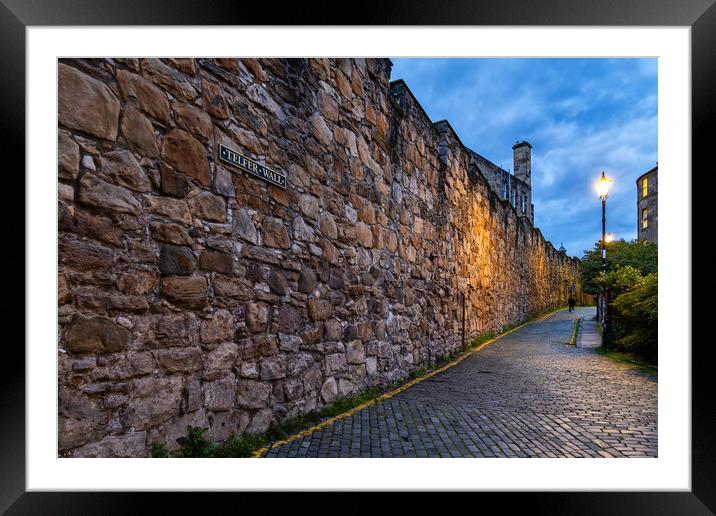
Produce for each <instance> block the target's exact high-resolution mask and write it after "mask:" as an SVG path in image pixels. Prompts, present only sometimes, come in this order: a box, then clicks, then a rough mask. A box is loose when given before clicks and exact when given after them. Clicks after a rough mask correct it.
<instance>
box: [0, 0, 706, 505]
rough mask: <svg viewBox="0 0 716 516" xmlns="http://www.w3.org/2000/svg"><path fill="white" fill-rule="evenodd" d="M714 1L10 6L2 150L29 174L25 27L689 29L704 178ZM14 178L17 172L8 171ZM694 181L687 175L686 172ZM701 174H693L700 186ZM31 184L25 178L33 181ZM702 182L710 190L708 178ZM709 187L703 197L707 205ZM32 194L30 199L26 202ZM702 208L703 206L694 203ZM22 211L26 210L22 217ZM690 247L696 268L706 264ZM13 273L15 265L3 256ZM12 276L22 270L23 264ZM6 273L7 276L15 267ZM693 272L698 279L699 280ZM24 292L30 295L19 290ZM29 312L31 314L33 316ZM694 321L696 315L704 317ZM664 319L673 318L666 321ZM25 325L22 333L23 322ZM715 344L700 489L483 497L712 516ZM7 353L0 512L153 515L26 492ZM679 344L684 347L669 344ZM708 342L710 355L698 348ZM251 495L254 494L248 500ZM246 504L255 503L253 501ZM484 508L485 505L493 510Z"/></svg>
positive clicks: (696, 396)
mask: <svg viewBox="0 0 716 516" xmlns="http://www.w3.org/2000/svg"><path fill="white" fill-rule="evenodd" d="M714 1H716V0H681V1H668V0H621V1H617V0H612V1H609V2H597V1H591V0H558V1H550V2H548V1H546V0H532V1H529V0H527V1H525V0H503V1H501V2H482V3H475V2H471V1H468V0H461V1H458V2H453V3H452V4H449V5H446V4H445V2H444V1H440V0H428V1H423V2H419V3H417V2H407V1H402V2H394V3H390V4H388V3H386V2H372V1H369V2H361V6H360V8H359V9H354V10H353V12H352V14H351V16H348V15H346V14H342V13H340V12H339V10H338V9H337V6H336V3H333V2H314V3H313V4H311V7H310V8H308V6H307V5H306V4H305V3H301V2H296V3H288V4H283V5H282V6H281V7H280V8H279V7H278V5H277V4H276V5H274V4H273V3H267V2H240V3H239V2H237V1H233V2H232V1H213V2H207V1H204V2H198V1H194V2H192V1H190V0H174V1H172V2H166V1H162V0H143V1H142V2H122V1H119V0H75V1H70V0H0V41H2V45H1V46H0V70H2V71H3V78H2V80H1V81H0V91H2V95H1V98H0V106H2V110H1V113H2V118H1V119H0V133H1V138H0V146H2V148H3V151H4V152H3V156H4V157H5V159H6V160H10V161H12V160H16V161H15V163H14V172H13V174H15V178H16V179H18V178H19V177H22V175H21V174H19V173H18V171H19V170H25V158H24V153H23V152H20V151H19V149H24V148H25V145H24V140H25V86H26V85H25V59H26V49H25V29H26V28H27V27H28V26H36V25H49V26H64V25H74V26H83V25H191V26H196V25H254V24H258V25H283V24H304V25H320V24H328V25H344V24H345V23H346V22H347V21H350V22H351V23H352V24H356V25H463V26H464V25H557V26H559V25H573V26H580V25H592V26H594V25H602V26H629V25H634V26H688V27H690V28H691V52H692V55H691V73H692V170H702V171H703V172H702V173H703V174H704V176H705V177H704V178H703V180H708V179H710V177H708V176H709V175H710V176H713V174H714V173H713V172H712V171H711V169H712V168H713V159H711V156H710V154H712V151H711V147H712V146H713V143H712V142H710V141H709V139H708V138H709V131H708V129H709V128H710V126H712V125H713V122H714V114H715V113H716V94H715V93H714V92H716V89H715V86H714V85H716V59H714V58H715V57H716V56H714V53H715V51H716V5H714ZM7 170H9V166H8V169H7ZM684 173H685V174H688V173H689V171H685V172H684ZM693 178H694V175H693V173H692V183H693ZM23 179H24V178H23ZM699 181H702V179H700V180H699ZM18 183H19V185H17V187H16V189H15V190H14V192H13V194H14V196H15V197H17V198H26V197H25V196H26V195H28V194H30V193H31V192H27V191H26V189H25V185H24V180H23V181H18ZM707 191H708V189H707V188H701V187H700V188H699V189H693V190H692V192H693V193H696V194H697V195H698V196H703V195H706V192H707ZM19 192H22V193H23V195H22V196H20V195H18V193H19ZM692 199H693V201H692V206H698V205H699V204H700V203H699V202H698V199H697V198H694V197H693V196H692ZM16 213H23V211H20V210H17V211H16ZM692 220H693V224H694V230H692V235H699V234H703V233H700V232H699V231H698V229H699V228H701V229H703V227H702V224H703V222H701V221H700V220H696V219H695V218H693V217H692ZM6 231H7V232H8V237H9V239H13V240H14V241H15V242H16V248H17V249H18V250H19V249H23V250H22V251H19V253H20V255H19V256H18V255H17V252H16V254H15V258H16V259H17V258H19V257H20V256H22V258H23V260H22V262H23V263H22V264H18V265H19V267H21V268H22V270H23V271H24V272H25V276H27V275H29V274H31V273H32V271H31V270H28V269H27V268H26V266H25V259H26V258H27V257H26V256H25V255H24V245H22V246H21V245H20V242H23V243H24V241H25V225H24V220H23V223H22V224H20V223H19V221H15V223H14V224H12V227H11V228H7V229H6ZM707 254H709V255H710V254H711V253H704V255H702V256H700V255H697V254H696V253H693V250H692V270H695V269H696V268H699V267H698V266H699V261H700V260H704V259H707V258H706V255H707ZM2 263H3V266H4V267H7V268H9V267H10V264H9V259H8V258H2ZM14 270H18V267H17V266H15V267H14ZM6 271H7V269H6ZM692 274H693V272H692ZM18 291H19V292H22V290H18ZM18 306H23V307H24V306H25V304H24V294H23V296H22V297H20V296H17V295H14V296H13V299H12V302H10V301H4V308H5V310H4V311H3V313H5V314H10V313H13V312H14V311H16V310H17V307H18ZM706 306H707V305H706V304H704V305H698V304H697V303H695V299H694V301H693V302H692V307H693V311H692V314H693V315H692V320H693V321H700V320H705V319H706V314H705V313H704V312H705V310H706ZM27 309H31V307H27ZM694 315H695V317H694ZM662 316H664V315H662ZM15 326H17V324H16V323H15ZM709 341H710V339H707V340H704V341H701V342H700V343H697V345H695V346H693V347H692V411H691V413H692V455H691V466H692V476H691V480H692V490H691V491H690V492H639V493H635V492H616V493H595V492H592V493H577V492H572V493H548V492H539V493H523V494H517V493H502V494H489V493H485V494H480V495H479V496H480V497H481V498H480V504H481V505H482V504H483V503H484V502H485V500H486V499H490V498H498V500H496V501H497V502H498V503H499V504H500V507H501V508H503V509H504V508H510V507H514V505H515V504H518V505H522V504H528V505H529V510H530V512H531V513H535V514H543V513H544V514H582V513H589V514H713V511H716V494H715V493H714V486H716V461H715V460H714V458H715V456H716V447H715V446H714V442H715V441H716V440H715V439H714V438H713V437H712V436H711V429H712V428H713V427H714V422H715V421H714V419H715V417H714V414H715V413H716V411H715V410H714V401H713V395H712V392H713V388H712V387H711V386H710V385H709V384H710V383H711V382H710V381H709V380H710V376H711V375H712V374H713V373H712V372H711V371H710V369H711V368H712V366H711V365H710V361H709V360H708V356H707V355H708V347H709V346H708V345H709V344H710V342H709ZM18 342H19V339H16V340H15V341H14V343H13V345H12V346H10V345H6V349H5V355H4V356H5V359H6V364H11V367H9V366H6V367H5V368H4V369H5V370H4V372H3V373H2V374H1V375H0V416H1V419H0V421H2V422H3V423H2V426H1V427H0V428H1V429H0V434H1V437H0V468H1V469H0V479H2V480H0V511H6V510H7V511H8V514H26V513H31V514H39V513H42V514H46V513H51V514H55V513H62V514H75V513H82V514H115V513H117V514H119V513H127V512H132V511H137V510H145V509H146V508H148V505H147V503H148V501H150V499H151V498H154V497H157V496H160V495H157V494H150V493H116V492H115V493H69V492H63V493H59V492H55V493H39V492H38V493H34V492H33V493H27V492H25V450H26V442H25V367H24V366H25V351H24V349H22V347H20V346H19V345H18V344H17V343H18ZM670 344H673V345H676V344H677V343H670ZM690 344H691V335H687V334H686V333H685V335H684V341H683V342H681V343H678V345H681V346H685V345H690ZM699 344H701V346H700V345H699ZM161 496H162V500H161V503H162V504H163V510H171V506H172V505H174V504H178V505H179V506H180V507H181V508H182V510H183V512H185V511H186V510H191V508H192V504H191V502H189V501H188V500H187V497H185V496H183V495H180V496H178V495H177V494H176V493H175V494H174V495H173V496H171V497H170V496H166V495H161ZM242 496H244V497H245V496H246V494H242ZM244 499H245V498H244ZM411 500H412V501H411V502H408V501H405V502H404V503H403V504H402V508H403V510H410V505H411V504H415V505H416V506H418V505H420V506H422V505H423V503H424V497H423V496H413V497H412V498H411ZM363 504H365V505H369V504H371V502H370V501H369V500H368V499H366V498H360V499H359V500H357V501H356V502H355V503H354V504H352V506H351V508H350V509H349V510H350V511H355V510H357V509H359V508H360V506H361V505H363ZM483 507H485V508H486V507H487V505H484V506H483Z"/></svg>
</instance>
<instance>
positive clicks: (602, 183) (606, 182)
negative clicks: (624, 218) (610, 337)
mask: <svg viewBox="0 0 716 516" xmlns="http://www.w3.org/2000/svg"><path fill="white" fill-rule="evenodd" d="M612 182H613V181H612V180H611V179H610V178H608V177H607V176H606V175H604V172H603V171H602V177H600V178H599V181H597V182H596V187H597V194H598V195H599V198H600V199H601V200H602V272H607V196H608V195H609V188H610V187H611V186H612ZM606 343H607V291H606V288H605V287H602V345H603V346H604V347H606Z"/></svg>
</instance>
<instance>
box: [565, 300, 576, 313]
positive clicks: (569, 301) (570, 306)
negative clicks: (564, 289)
mask: <svg viewBox="0 0 716 516" xmlns="http://www.w3.org/2000/svg"><path fill="white" fill-rule="evenodd" d="M567 303H569V311H570V312H573V311H574V303H575V301H574V298H573V297H572V296H569V299H568V300H567Z"/></svg>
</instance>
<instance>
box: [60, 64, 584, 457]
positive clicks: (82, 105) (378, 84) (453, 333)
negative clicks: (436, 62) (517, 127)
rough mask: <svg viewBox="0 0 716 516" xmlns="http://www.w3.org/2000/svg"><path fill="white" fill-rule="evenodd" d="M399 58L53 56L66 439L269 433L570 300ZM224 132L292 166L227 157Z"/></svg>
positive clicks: (571, 267)
mask: <svg viewBox="0 0 716 516" xmlns="http://www.w3.org/2000/svg"><path fill="white" fill-rule="evenodd" d="M390 66H391V65H390V61H389V60H386V59H372V60H363V59H356V60H349V59H341V60H324V59H316V60H314V59H310V60H308V59H270V60H253V59H161V60H157V59H147V60H137V59H84V60H79V59H78V60H65V61H62V62H61V63H60V64H59V108H58V110H59V113H58V114H59V156H58V169H59V171H58V173H59V195H58V197H59V206H58V210H59V212H58V213H59V215H58V216H59V271H58V272H59V274H58V302H59V328H58V342H59V349H58V367H59V450H60V455H62V456H117V455H120V456H127V455H131V456H143V455H147V454H148V453H149V450H150V449H151V446H152V444H154V443H166V444H170V445H171V444H172V443H173V442H174V439H176V438H177V437H179V436H181V435H184V434H185V432H186V426H187V425H188V424H191V425H201V426H207V427H209V428H210V435H211V437H212V438H213V439H216V440H223V439H225V438H226V437H227V436H228V435H230V434H231V433H240V432H243V431H252V432H256V431H262V430H264V429H266V427H267V426H268V425H269V424H270V423H271V422H274V421H278V420H281V419H283V418H286V417H289V416H293V415H297V414H299V413H301V412H307V411H311V410H314V409H316V408H318V407H320V406H322V405H325V404H326V403H329V402H331V401H332V400H334V399H335V398H336V397H338V396H344V395H347V394H350V393H352V392H357V391H360V390H362V389H364V388H366V387H368V386H371V385H380V384H386V383H388V382H391V381H394V380H397V379H400V378H404V377H405V376H407V375H408V374H409V372H410V371H412V370H414V369H416V368H418V367H429V366H430V365H431V364H433V363H434V361H435V359H436V357H438V356H440V355H444V354H447V353H449V352H451V351H453V350H456V349H457V348H459V347H460V346H461V344H462V296H464V299H465V306H466V321H465V329H466V335H465V338H466V339H467V340H469V339H471V338H473V337H475V336H476V335H478V334H480V333H482V332H485V331H488V330H498V329H500V328H501V327H502V326H503V325H505V324H508V323H516V322H520V321H523V320H525V319H527V318H530V317H532V316H535V315H537V314H540V313H542V312H545V311H547V310H549V309H552V308H555V307H558V306H561V305H564V304H565V297H566V292H567V290H566V286H567V282H569V283H571V282H576V281H577V279H578V261H577V260H575V259H571V258H568V257H567V256H566V255H565V254H564V253H558V252H557V251H556V250H555V249H554V248H553V246H552V245H551V244H550V243H548V242H545V240H544V238H543V237H542V235H541V234H540V232H539V230H537V229H534V228H532V227H531V226H530V224H529V222H528V221H527V220H525V218H524V217H518V216H517V213H516V212H515V210H514V209H513V208H512V207H511V206H509V205H508V203H506V202H503V201H500V200H499V199H498V198H497V197H496V196H495V195H493V194H492V193H491V190H490V188H489V187H488V183H487V181H486V180H485V179H484V178H483V177H482V176H481V175H480V173H479V171H477V170H475V167H472V168H470V159H469V154H468V152H467V150H466V149H465V148H464V147H463V146H462V144H461V143H460V141H459V139H458V138H457V136H456V135H455V134H454V133H453V132H452V130H451V129H450V128H449V125H447V124H435V125H434V124H432V123H431V122H430V120H429V119H428V118H427V116H426V115H425V113H424V112H423V110H422V108H420V106H419V104H418V103H417V102H416V101H415V99H414V98H413V97H412V95H411V94H410V92H409V91H408V90H407V88H406V87H404V86H403V85H401V83H395V84H393V85H392V86H391V84H389V77H390ZM219 143H223V144H225V145H226V146H228V147H230V148H231V149H234V150H236V151H237V152H240V153H242V154H244V155H246V156H248V157H249V158H252V159H255V160H256V161H258V162H259V163H262V164H265V165H266V166H267V167H269V168H271V169H273V170H276V171H279V172H283V173H285V174H286V176H287V188H286V189H282V188H279V187H276V186H273V185H270V184H269V183H267V182H264V181H262V180H260V179H257V178H255V177H253V176H251V175H249V174H247V173H245V172H242V171H240V170H238V169H234V168H232V167H231V166H229V165H226V166H225V165H224V164H223V163H222V162H220V161H219V160H218V158H217V147H218V144H219Z"/></svg>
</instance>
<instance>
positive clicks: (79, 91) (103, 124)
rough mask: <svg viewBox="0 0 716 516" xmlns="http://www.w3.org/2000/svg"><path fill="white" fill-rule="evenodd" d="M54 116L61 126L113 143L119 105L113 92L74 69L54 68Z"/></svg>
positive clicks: (69, 67)
mask: <svg viewBox="0 0 716 516" xmlns="http://www.w3.org/2000/svg"><path fill="white" fill-rule="evenodd" d="M57 73H58V76H57V81H58V82H57V86H58V95H57V117H58V120H59V122H60V125H63V126H65V127H68V128H70V129H77V130H79V131H84V132H86V133H89V134H91V135H93V136H97V137H98V138H102V139H104V140H110V141H115V140H116V139H117V130H118V126H119V110H120V104H119V100H118V99H117V97H115V95H114V93H112V90H110V89H109V88H108V87H107V86H106V85H105V84H103V83H101V82H100V81H98V80H96V79H93V78H92V77H90V76H89V75H86V74H84V73H82V72H80V71H79V70H77V69H76V68H73V67H71V66H67V65H65V64H62V63H60V64H59V65H58V69H57Z"/></svg>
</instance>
